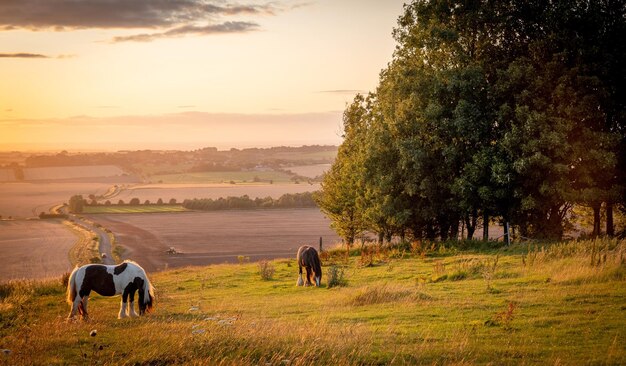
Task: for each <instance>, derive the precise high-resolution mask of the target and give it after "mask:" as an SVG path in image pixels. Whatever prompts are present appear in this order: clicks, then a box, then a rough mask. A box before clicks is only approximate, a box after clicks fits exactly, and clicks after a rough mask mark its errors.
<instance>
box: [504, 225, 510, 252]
mask: <svg viewBox="0 0 626 366" xmlns="http://www.w3.org/2000/svg"><path fill="white" fill-rule="evenodd" d="M504 235H505V236H506V245H507V246H510V245H511V226H509V222H508V221H505V222H504Z"/></svg>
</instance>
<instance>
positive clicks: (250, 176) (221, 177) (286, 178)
mask: <svg viewBox="0 0 626 366" xmlns="http://www.w3.org/2000/svg"><path fill="white" fill-rule="evenodd" d="M255 178H256V180H257V181H258V182H263V183H268V182H269V181H272V182H273V183H289V182H291V176H290V175H289V174H285V173H282V172H275V171H269V172H257V171H250V172H242V171H234V172H202V173H180V174H164V175H153V176H151V177H150V180H151V181H152V182H153V183H173V184H176V183H230V182H234V183H239V184H240V183H254V181H255Z"/></svg>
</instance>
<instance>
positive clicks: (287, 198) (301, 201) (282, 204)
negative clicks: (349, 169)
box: [183, 192, 317, 211]
mask: <svg viewBox="0 0 626 366" xmlns="http://www.w3.org/2000/svg"><path fill="white" fill-rule="evenodd" d="M313 196H314V193H311V192H303V193H293V194H292V193H286V194H283V195H282V196H280V197H279V198H277V199H274V198H272V197H269V196H268V197H265V198H260V197H258V198H255V199H252V198H250V197H249V196H248V195H244V196H241V197H226V198H223V197H222V198H218V199H211V198H200V199H198V198H194V199H192V200H189V199H187V200H184V201H183V207H185V208H186V209H189V210H201V211H219V210H233V209H259V208H260V209H265V208H267V209H272V208H307V207H317V204H316V203H315V200H314V199H313Z"/></svg>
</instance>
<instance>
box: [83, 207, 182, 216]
mask: <svg viewBox="0 0 626 366" xmlns="http://www.w3.org/2000/svg"><path fill="white" fill-rule="evenodd" d="M185 211H187V209H186V208H184V207H183V206H181V205H110V206H85V207H84V208H83V213H84V214H129V213H157V212H158V213H163V212H185Z"/></svg>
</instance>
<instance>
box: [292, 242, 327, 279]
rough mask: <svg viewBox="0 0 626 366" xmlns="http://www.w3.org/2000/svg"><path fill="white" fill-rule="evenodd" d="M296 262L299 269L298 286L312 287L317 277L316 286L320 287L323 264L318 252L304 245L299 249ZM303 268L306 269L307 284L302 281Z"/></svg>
mask: <svg viewBox="0 0 626 366" xmlns="http://www.w3.org/2000/svg"><path fill="white" fill-rule="evenodd" d="M296 260H297V261H298V267H299V272H298V273H299V276H298V282H297V283H296V286H302V285H304V286H311V285H312V283H311V279H312V278H313V277H315V286H317V287H319V286H320V281H322V263H321V262H320V257H319V255H317V250H315V248H313V247H310V246H308V245H303V246H301V247H300V248H298V254H297V255H296ZM302 267H304V268H306V283H305V282H304V281H303V280H302Z"/></svg>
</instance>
